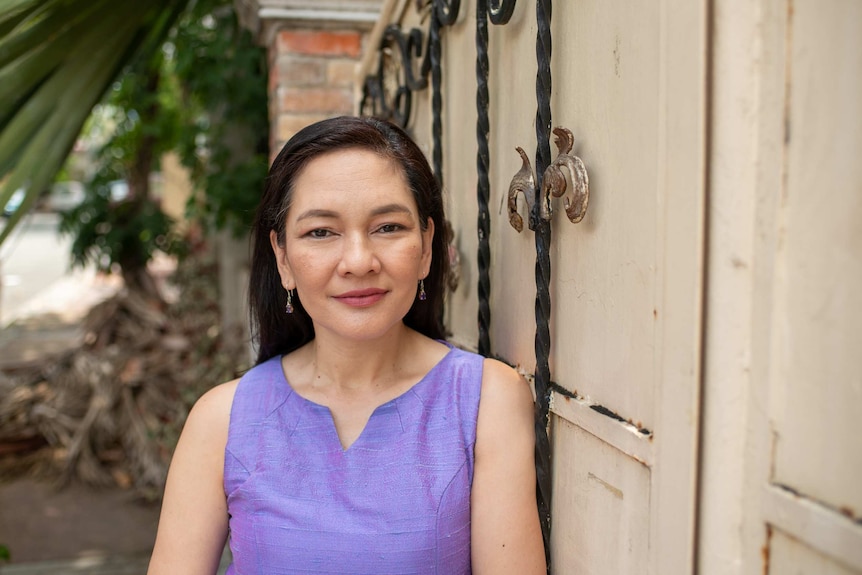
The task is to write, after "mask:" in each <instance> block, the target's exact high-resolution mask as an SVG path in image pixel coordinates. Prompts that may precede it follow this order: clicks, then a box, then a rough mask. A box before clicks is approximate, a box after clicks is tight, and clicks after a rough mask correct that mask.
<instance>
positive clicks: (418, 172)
mask: <svg viewBox="0 0 862 575" xmlns="http://www.w3.org/2000/svg"><path fill="white" fill-rule="evenodd" d="M347 148H359V149H363V150H368V151H371V152H374V153H376V154H379V155H380V156H381V157H383V158H387V159H389V160H392V161H393V163H394V164H395V165H397V166H399V167H400V169H401V171H402V173H403V174H404V177H405V179H406V181H407V185H408V186H409V188H410V191H411V192H412V193H413V198H414V199H415V201H416V206H417V208H418V211H419V221H420V223H421V225H422V228H423V229H427V222H428V218H429V217H430V218H431V220H432V221H433V222H434V237H433V239H432V240H431V269H430V271H429V273H428V277H426V278H425V280H424V282H425V291H426V293H427V299H426V300H424V301H420V300H419V299H418V298H416V300H415V301H414V302H413V306H412V307H411V308H410V311H408V312H407V315H406V316H404V323H405V324H406V325H407V326H409V327H411V328H413V329H415V330H416V331H418V332H420V333H422V334H424V335H426V336H428V337H431V338H434V339H443V337H444V330H443V326H442V325H441V323H440V318H441V317H442V309H443V290H444V289H445V286H446V278H447V276H448V274H449V258H448V251H447V247H446V241H447V239H446V224H445V218H444V214H443V197H442V192H441V190H440V185H439V184H438V183H437V179H436V178H435V177H434V174H433V172H432V171H431V167H430V166H429V165H428V160H427V159H426V158H425V155H424V154H423V153H422V150H420V149H419V146H417V145H416V144H415V143H414V142H413V140H412V139H410V136H408V135H407V134H406V133H405V132H404V131H403V130H402V129H401V128H399V127H398V126H396V125H394V124H391V123H389V122H385V121H382V120H377V119H374V118H365V117H352V116H340V117H337V118H330V119H328V120H323V121H321V122H317V123H315V124H311V125H310V126H306V127H305V128H303V129H302V130H300V131H299V132H297V133H296V135H294V136H293V137H292V138H291V139H290V140H288V142H287V143H286V144H285V145H284V147H283V148H282V149H281V152H279V154H278V156H277V157H276V158H275V161H274V162H273V163H272V166H271V167H270V169H269V175H268V177H267V180H266V186H265V188H264V192H263V198H262V199H261V202H260V205H259V206H258V209H257V214H256V216H255V221H254V226H253V228H252V238H251V239H252V255H251V271H250V276H249V292H248V293H249V308H250V309H249V311H250V315H251V326H252V334H253V336H254V337H256V338H257V342H258V356H257V362H258V363H261V362H264V361H266V360H267V359H269V358H271V357H273V356H276V355H281V354H285V353H289V352H291V351H293V350H295V349H297V348H299V347H301V346H302V345H304V344H306V343H308V342H309V341H311V340H312V339H314V326H313V324H312V322H311V317H309V315H308V313H307V312H306V311H305V309H304V308H303V307H302V302H301V301H299V298H298V296H294V297H293V302H292V303H293V307H294V312H293V313H291V314H288V313H285V305H286V303H287V292H286V291H285V290H284V288H283V287H282V285H281V276H279V273H278V267H277V265H276V259H275V254H274V253H273V250H272V245H271V244H270V239H269V237H270V232H271V231H273V230H275V232H276V234H277V237H278V241H279V244H280V245H284V242H285V241H286V239H285V223H286V219H287V211H288V209H290V204H291V198H292V194H293V186H294V183H295V182H296V178H297V177H298V176H299V174H300V172H301V171H302V170H303V168H305V166H307V165H308V163H309V162H310V161H311V160H312V159H314V158H316V157H318V156H320V155H322V154H325V153H327V152H331V151H333V150H339V149H347Z"/></svg>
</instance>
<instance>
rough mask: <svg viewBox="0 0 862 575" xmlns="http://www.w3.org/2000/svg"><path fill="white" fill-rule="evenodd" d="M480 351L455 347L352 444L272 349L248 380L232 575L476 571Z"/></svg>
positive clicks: (236, 443) (235, 467)
mask: <svg viewBox="0 0 862 575" xmlns="http://www.w3.org/2000/svg"><path fill="white" fill-rule="evenodd" d="M481 383H482V357H481V356H479V355H476V354H472V353H469V352H465V351H462V350H459V349H456V348H451V349H450V351H449V353H448V354H447V355H446V356H445V357H444V358H443V359H442V360H441V361H440V362H439V363H438V364H437V365H436V366H434V368H432V369H431V371H430V372H428V374H427V375H426V376H425V377H424V378H422V380H420V381H419V382H418V383H416V384H415V385H414V386H413V387H412V388H411V389H409V390H408V391H406V392H405V393H404V394H403V395H401V396H399V397H397V398H395V399H393V400H391V401H389V402H387V403H384V404H383V405H381V406H379V407H378V408H377V409H376V410H375V411H374V413H373V414H372V415H371V418H370V419H369V421H368V424H367V425H366V427H365V429H364V430H363V431H362V434H361V435H360V436H359V438H358V439H357V440H356V441H355V442H354V443H353V444H352V445H351V446H350V448H349V449H347V450H344V449H343V448H342V446H341V443H340V442H339V439H338V434H337V433H336V431H335V425H334V423H333V421H332V416H331V414H330V411H329V409H328V408H327V407H324V406H322V405H318V404H316V403H313V402H311V401H309V400H307V399H305V398H303V397H301V396H300V395H299V394H297V393H295V392H294V391H293V389H292V388H291V387H290V384H289V383H288V382H287V380H286V378H285V376H284V372H283V370H282V367H281V358H280V357H274V358H272V359H270V360H269V361H266V362H264V363H262V364H260V365H258V366H256V367H254V368H253V369H251V370H250V371H249V372H248V373H247V374H246V375H245V376H244V377H243V378H242V380H241V381H240V383H239V386H238V387H237V390H236V396H235V397H234V400H233V406H232V408H231V416H230V427H229V430H228V440H227V447H226V450H225V466H224V486H225V493H226V495H227V504H228V514H229V515H230V548H231V552H232V554H233V564H232V565H231V566H230V567H229V568H228V571H227V573H228V575H231V574H232V575H262V574H266V575H280V574H299V573H304V574H311V573H314V574H318V575H322V574H328V573H339V574H373V575H385V574H393V575H394V574H398V575H406V574H414V573H415V574H432V573H433V574H438V575H461V574H469V573H470V487H471V485H472V481H473V447H474V444H475V442H476V417H477V414H478V411H479V392H480V389H481Z"/></svg>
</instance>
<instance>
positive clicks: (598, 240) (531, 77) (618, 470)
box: [444, 0, 707, 575]
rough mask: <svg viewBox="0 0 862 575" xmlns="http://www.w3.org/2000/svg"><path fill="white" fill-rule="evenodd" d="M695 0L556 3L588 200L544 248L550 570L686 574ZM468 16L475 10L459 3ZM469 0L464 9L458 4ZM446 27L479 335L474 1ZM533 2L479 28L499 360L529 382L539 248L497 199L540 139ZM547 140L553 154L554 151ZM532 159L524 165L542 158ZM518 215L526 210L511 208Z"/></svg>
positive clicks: (692, 432)
mask: <svg viewBox="0 0 862 575" xmlns="http://www.w3.org/2000/svg"><path fill="white" fill-rule="evenodd" d="M706 6H707V4H706V2H705V1H692V0H679V1H676V0H665V1H659V2H614V1H612V2H608V1H606V0H565V1H556V2H553V15H552V19H551V32H552V46H553V47H552V57H551V71H552V78H553V88H552V98H551V110H552V116H553V118H552V124H553V125H554V126H564V127H566V128H568V129H570V130H571V131H572V132H573V134H574V137H575V149H574V150H573V153H575V154H576V155H578V156H579V157H580V158H581V159H582V160H583V161H584V162H585V164H586V167H587V169H588V171H589V176H590V185H591V190H592V192H591V193H592V195H591V199H590V206H589V211H588V213H587V216H586V218H585V219H584V220H583V221H582V222H581V223H579V224H572V223H570V222H569V221H568V220H567V218H566V216H565V213H564V211H563V209H562V208H563V205H562V201H561V200H555V202H554V207H555V209H556V212H555V215H554V217H553V221H552V230H553V231H552V242H551V264H552V273H551V303H552V314H551V340H552V349H551V357H550V365H551V373H552V378H553V381H554V382H555V391H554V392H553V394H552V399H551V417H550V419H551V421H550V439H551V445H552V484H553V500H552V507H551V520H552V535H551V545H552V547H551V548H552V565H553V572H554V573H556V574H559V575H581V574H583V575H587V574H590V575H620V574H633V573H645V574H655V575H670V574H682V573H690V572H691V571H692V568H693V564H694V550H695V546H694V541H695V518H696V488H697V446H698V431H699V381H700V357H701V327H702V326H701V310H702V305H701V303H702V302H701V299H702V290H703V250H704V236H703V234H704V226H703V222H704V215H703V214H704V202H705V160H704V157H705V150H706V129H705V119H706V74H707V66H706V61H707V49H706V38H707V35H706V30H707V26H706V24H707V20H706V16H707V14H706ZM465 8H466V10H465ZM464 10H465V11H464ZM462 11H464V13H463V14H462V19H461V20H459V22H458V23H457V24H456V25H455V26H453V27H452V28H451V30H447V31H446V32H447V36H446V37H445V44H444V48H445V50H444V62H445V67H444V72H445V73H446V76H445V78H444V86H445V87H446V92H445V96H444V103H445V106H446V108H445V109H446V118H447V121H446V124H445V128H446V132H445V133H446V137H447V146H446V150H447V156H446V166H447V168H446V187H447V192H448V195H449V199H450V203H451V206H450V214H451V217H452V218H453V220H454V222H455V227H456V230H457V233H458V237H459V241H460V242H461V243H460V245H461V249H462V257H464V258H466V259H467V260H468V261H469V262H470V264H471V265H470V267H468V268H467V269H466V273H464V277H465V279H466V280H467V281H468V282H469V283H468V284H467V285H465V286H464V287H465V288H466V289H465V290H463V291H461V289H460V288H459V291H458V292H456V293H455V294H454V295H453V297H452V298H451V304H452V305H451V306H450V312H451V314H450V325H451V326H452V328H453V332H454V334H453V336H454V339H455V340H456V341H460V342H462V343H464V344H467V345H469V344H471V343H473V342H475V341H476V312H475V305H476V304H475V301H476V299H477V295H476V291H475V287H474V286H473V283H474V282H475V280H476V271H475V256H473V254H474V253H475V242H474V240H473V239H472V238H474V237H475V233H476V232H475V229H476V226H475V219H476V208H475V181H476V176H475V173H476V169H475V165H476V160H475V155H473V154H469V153H466V152H465V148H466V147H467V142H471V141H473V140H474V138H475V136H474V130H475V125H476V120H475V104H474V103H473V102H474V101H475V95H474V92H475V84H474V83H473V82H472V81H467V79H470V78H471V77H472V75H473V73H474V72H473V70H474V63H473V58H474V55H475V37H474V33H473V28H474V26H475V2H466V6H464V3H462ZM536 33H537V15H536V2H534V1H519V2H518V3H517V6H516V8H515V11H514V13H513V16H512V19H511V21H510V22H509V23H508V24H507V25H505V26H491V27H490V49H489V53H490V118H491V129H490V138H491V146H490V150H491V169H490V173H491V202H490V204H491V206H492V210H491V248H492V254H491V255H492V257H491V310H492V315H491V317H492V321H491V328H492V329H491V332H492V333H491V341H492V353H493V354H494V355H497V356H499V357H502V358H503V359H505V360H507V361H509V362H510V363H512V364H514V365H518V366H519V367H520V368H521V369H523V370H524V372H525V373H527V374H529V373H532V371H533V370H534V369H535V365H536V359H535V352H534V341H533V337H534V333H535V322H536V320H535V315H534V298H535V293H536V284H535V279H534V265H535V261H536V248H535V245H534V237H533V234H532V232H529V231H527V230H526V229H525V230H524V232H522V233H520V234H519V233H517V232H515V230H514V229H512V228H511V227H510V226H509V223H508V221H507V214H506V204H505V198H506V194H507V191H508V187H509V182H510V180H511V178H512V176H513V175H514V174H515V172H516V171H517V170H518V168H519V167H520V165H521V163H520V159H519V158H518V155H517V154H516V153H515V147H516V146H521V147H522V148H524V149H525V150H527V151H528V154H529V155H530V157H531V159H532V157H533V155H534V150H535V148H536V135H535V133H536V131H535V115H536ZM555 154H556V150H555V149H554V155H555ZM534 163H535V162H534ZM521 213H522V214H524V213H525V209H522V212H521Z"/></svg>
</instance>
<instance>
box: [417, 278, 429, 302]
mask: <svg viewBox="0 0 862 575" xmlns="http://www.w3.org/2000/svg"><path fill="white" fill-rule="evenodd" d="M426 299H428V294H426V293H425V279H424V278H423V279H421V280H419V301H425V300H426Z"/></svg>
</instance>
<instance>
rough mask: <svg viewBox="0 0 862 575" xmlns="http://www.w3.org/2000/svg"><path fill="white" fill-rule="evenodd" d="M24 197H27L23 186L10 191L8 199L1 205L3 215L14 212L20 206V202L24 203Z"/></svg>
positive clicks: (7, 215)
mask: <svg viewBox="0 0 862 575" xmlns="http://www.w3.org/2000/svg"><path fill="white" fill-rule="evenodd" d="M25 197H27V192H26V191H25V190H24V188H18V189H17V190H15V191H14V192H12V196H11V197H10V198H9V201H8V202H6V205H5V206H3V215H4V216H6V217H7V218H8V217H9V216H11V215H12V214H14V213H15V212H16V211H17V210H18V208H20V207H21V204H22V203H24V198H25Z"/></svg>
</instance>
